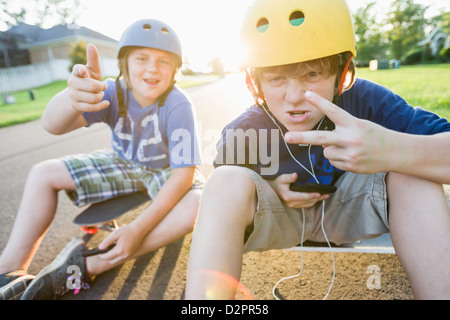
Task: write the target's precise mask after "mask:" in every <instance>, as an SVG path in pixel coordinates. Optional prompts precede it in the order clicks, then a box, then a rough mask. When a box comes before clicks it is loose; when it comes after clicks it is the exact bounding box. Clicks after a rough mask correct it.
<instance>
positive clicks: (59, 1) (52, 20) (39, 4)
mask: <svg viewBox="0 0 450 320" xmlns="http://www.w3.org/2000/svg"><path fill="white" fill-rule="evenodd" d="M79 11H80V0H14V2H13V1H11V0H0V21H1V22H2V23H3V24H5V25H4V26H1V25H0V27H5V26H6V27H11V26H15V25H17V24H19V23H28V24H33V25H38V26H40V27H43V26H48V27H53V26H55V25H58V24H61V23H75V21H76V19H77V18H78V16H79V13H80V12H79Z"/></svg>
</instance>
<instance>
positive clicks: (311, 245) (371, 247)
mask: <svg viewBox="0 0 450 320" xmlns="http://www.w3.org/2000/svg"><path fill="white" fill-rule="evenodd" d="M288 250H295V251H299V250H301V246H300V245H298V246H295V247H293V248H290V249H288ZM303 251H316V252H329V251H333V252H357V253H388V254H395V250H394V246H393V245H392V241H391V236H390V234H388V233H387V234H384V235H382V236H380V237H378V238H374V239H368V240H361V241H357V242H353V243H346V244H342V245H340V246H336V245H334V244H331V249H330V247H328V244H327V243H318V242H310V241H306V242H304V243H303Z"/></svg>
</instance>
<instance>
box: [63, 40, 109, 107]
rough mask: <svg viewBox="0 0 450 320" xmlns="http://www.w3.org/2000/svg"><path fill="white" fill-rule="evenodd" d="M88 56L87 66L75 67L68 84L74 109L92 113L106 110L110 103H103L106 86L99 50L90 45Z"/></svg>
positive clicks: (87, 51)
mask: <svg viewBox="0 0 450 320" xmlns="http://www.w3.org/2000/svg"><path fill="white" fill-rule="evenodd" d="M86 56H87V63H86V65H81V64H77V65H75V66H74V67H73V69H72V73H71V74H70V76H69V79H68V81H67V84H68V90H69V97H70V101H71V105H72V107H73V108H74V109H76V110H78V111H81V112H92V111H98V110H102V109H105V108H106V107H108V106H109V101H106V100H105V101H102V98H103V96H104V90H106V84H104V83H103V82H101V81H102V72H101V68H100V62H99V57H98V52H97V48H96V47H95V46H94V45H92V44H88V45H87V47H86Z"/></svg>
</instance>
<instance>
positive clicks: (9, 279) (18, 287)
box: [0, 270, 34, 300]
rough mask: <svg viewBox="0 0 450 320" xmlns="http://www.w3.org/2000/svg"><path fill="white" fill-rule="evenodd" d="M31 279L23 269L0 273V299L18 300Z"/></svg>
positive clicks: (32, 277)
mask: <svg viewBox="0 0 450 320" xmlns="http://www.w3.org/2000/svg"><path fill="white" fill-rule="evenodd" d="M33 279H34V276H32V275H30V274H28V273H26V272H25V271H23V270H16V271H12V272H8V273H2V274H0V300H19V299H20V297H21V296H22V294H23V292H24V291H25V289H26V288H27V286H28V285H29V284H30V282H31V281H32V280H33Z"/></svg>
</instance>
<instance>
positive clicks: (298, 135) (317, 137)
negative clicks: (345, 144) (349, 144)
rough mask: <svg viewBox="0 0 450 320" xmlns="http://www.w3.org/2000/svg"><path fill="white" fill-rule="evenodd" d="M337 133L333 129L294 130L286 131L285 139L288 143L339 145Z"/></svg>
mask: <svg viewBox="0 0 450 320" xmlns="http://www.w3.org/2000/svg"><path fill="white" fill-rule="evenodd" d="M335 135H336V133H335V132H332V131H302V132H299V131H292V132H287V133H286V135H285V139H286V142H287V143H292V144H294V143H295V144H311V145H315V146H323V145H339V140H337V139H336V138H335Z"/></svg>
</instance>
